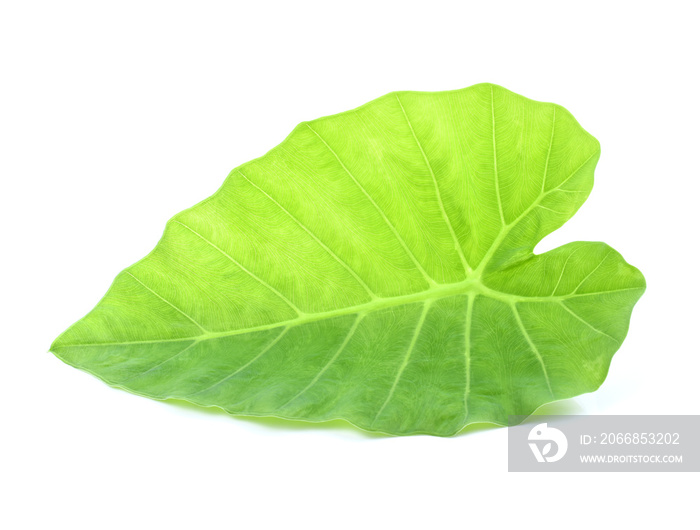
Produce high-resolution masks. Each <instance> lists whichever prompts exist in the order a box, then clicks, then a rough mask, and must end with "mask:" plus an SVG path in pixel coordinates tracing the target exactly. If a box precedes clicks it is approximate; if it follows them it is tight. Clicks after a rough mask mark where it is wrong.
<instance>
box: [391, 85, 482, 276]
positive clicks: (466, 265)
mask: <svg viewBox="0 0 700 530" xmlns="http://www.w3.org/2000/svg"><path fill="white" fill-rule="evenodd" d="M396 101H398V102H399V106H400V107H401V112H403V115H404V118H406V123H407V124H408V128H409V129H410V130H411V134H412V135H413V139H414V140H415V142H416V145H418V149H419V150H420V153H421V155H423V160H424V161H425V165H426V166H427V167H428V171H429V172H430V176H431V177H432V179H433V186H435V195H436V196H437V201H438V205H439V206H440V212H441V213H442V218H443V219H444V220H445V224H446V225H447V228H448V229H449V231H450V234H451V235H452V239H453V240H454V244H455V250H456V251H457V254H458V255H459V259H460V260H461V262H462V266H463V267H464V271H465V272H466V273H467V276H468V275H470V274H471V272H472V268H471V266H470V265H469V263H467V258H465V257H464V252H463V251H462V245H461V244H460V243H459V239H458V238H457V234H456V233H455V230H454V228H453V227H452V222H451V221H450V218H449V216H448V215H447V211H446V210H445V205H444V204H443V202H442V195H441V194H440V187H439V186H438V183H437V178H436V177H435V173H434V172H433V166H432V165H431V164H430V161H429V160H428V157H427V156H426V154H425V151H424V150H423V146H422V145H421V143H420V140H418V136H416V131H414V130H413V125H411V120H409V119H408V114H406V109H404V107H403V104H402V103H401V100H400V99H399V96H398V94H396Z"/></svg>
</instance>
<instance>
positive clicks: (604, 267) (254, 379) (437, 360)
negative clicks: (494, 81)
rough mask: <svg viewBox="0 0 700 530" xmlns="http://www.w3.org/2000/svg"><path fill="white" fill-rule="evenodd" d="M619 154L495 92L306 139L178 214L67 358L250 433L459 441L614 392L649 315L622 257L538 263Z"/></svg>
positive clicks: (403, 103) (306, 128)
mask: <svg viewBox="0 0 700 530" xmlns="http://www.w3.org/2000/svg"><path fill="white" fill-rule="evenodd" d="M599 153H600V148H599V144H598V142H597V140H596V139H595V138H593V137H592V136H591V135H590V134H588V133H587V132H586V131H585V130H584V129H583V128H582V127H581V126H580V125H579V124H578V123H577V122H576V120H575V119H574V118H573V117H572V116H571V114H570V113H569V112H567V111H566V110H565V109H564V108H562V107H560V106H558V105H553V104H549V103H540V102H536V101H532V100H529V99H527V98H524V97H522V96H519V95H516V94H514V93H512V92H509V91H508V90H505V89H503V88H501V87H498V86H496V85H490V84H482V85H475V86H473V87H470V88H466V89H463V90H456V91H450V92H436V93H420V92H397V93H392V94H388V95H386V96H383V97H381V98H378V99H376V100H374V101H372V102H370V103H368V104H366V105H364V106H362V107H360V108H358V109H355V110H352V111H349V112H345V113H342V114H338V115H335V116H330V117H325V118H321V119H318V120H314V121H311V122H306V123H302V124H300V125H299V126H298V127H296V128H295V129H294V131H293V132H292V133H291V134H290V136H289V137H287V139H285V140H284V142H282V143H281V144H280V145H279V146H277V147H276V148H274V149H272V150H271V151H270V152H268V153H267V154H266V155H264V156H262V157H261V158H258V159H256V160H253V161H251V162H248V163H246V164H243V165H242V166H240V167H238V168H237V169H235V170H233V171H232V172H231V174H230V175H229V177H228V178H227V179H226V181H225V183H224V185H223V186H222V187H221V189H220V190H219V191H217V192H216V193H215V194H214V195H213V196H211V197H209V198H208V199H206V200H205V201H203V202H201V203H199V204H198V205H196V206H194V207H192V208H190V209H188V210H185V211H183V212H181V213H179V214H177V215H176V216H175V217H174V218H172V219H171V220H170V221H169V222H168V223H167V225H166V229H165V233H164V235H163V238H162V240H161V241H160V242H159V243H158V245H157V246H156V248H155V249H154V250H153V251H152V252H151V253H150V254H149V255H148V256H146V257H145V258H144V259H142V260H141V261H139V262H138V263H136V264H134V265H132V266H130V267H128V268H127V269H126V270H124V271H123V272H121V273H120V274H119V275H118V276H117V278H116V279H115V281H114V283H113V285H112V286H111V288H110V289H109V291H108V293H107V294H106V295H105V297H104V298H103V299H102V300H101V301H100V302H99V304H98V305H97V306H96V307H95V308H94V309H93V310H92V311H91V312H90V313H89V314H88V315H87V316H85V317H84V318H83V319H82V320H80V321H78V322H77V323H76V324H74V325H73V326H71V327H70V328H69V329H68V330H67V331H66V332H64V333H63V334H62V335H61V336H60V337H59V338H58V339H57V340H56V341H55V342H54V344H53V345H52V347H51V350H52V351H53V352H54V353H55V354H56V355H57V356H58V357H59V358H61V359H62V360H64V361H65V362H67V363H68V364H70V365H73V366H76V367H78V368H81V369H83V370H86V371H88V372H90V373H92V374H94V375H96V376H98V377H99V378H101V379H103V380H104V381H106V382H107V383H109V384H111V385H114V386H118V387H121V388H124V389H126V390H129V391H131V392H134V393H137V394H140V395H144V396H148V397H152V398H156V399H168V398H177V399H183V400H187V401H190V402H193V403H196V404H199V405H203V406H217V407H221V408H223V409H224V410H226V411H228V412H230V413H232V414H242V415H254V416H277V417H282V418H290V419H301V420H307V421H325V420H331V419H336V418H342V419H345V420H347V421H349V422H351V423H353V424H354V425H356V426H359V427H361V428H362V429H366V430H369V431H380V432H384V433H389V434H416V433H427V434H434V435H451V434H454V433H456V432H458V431H459V430H461V429H462V428H463V427H464V426H465V425H467V424H469V423H473V422H493V423H498V424H507V423H508V417H509V416H510V415H524V414H530V413H531V412H533V411H534V410H535V409H536V408H537V407H539V406H540V405H542V404H544V403H547V402H550V401H554V400H559V399H564V398H568V397H572V396H575V395H578V394H581V393H584V392H590V391H593V390H595V389H596V388H598V386H600V384H601V383H602V382H603V380H604V379H605V376H606V374H607V371H608V367H609V364H610V360H611V358H612V355H613V354H614V353H615V351H617V349H618V348H619V347H620V345H621V343H622V341H623V340H624V338H625V335H626V333H627V329H628V325H629V319H630V314H631V311H632V308H633V306H634V304H635V303H636V302H637V300H638V299H639V297H640V296H641V295H642V293H643V291H644V288H645V282H644V278H643V276H642V275H641V273H640V272H639V271H638V270H637V269H636V268H634V267H632V266H631V265H629V264H627V263H626V262H625V261H624V259H623V258H622V256H621V255H620V254H619V253H617V252H616V251H615V250H613V249H612V248H610V247H609V246H608V245H606V244H604V243H591V242H575V243H569V244H567V245H564V246H562V247H559V248H557V249H554V250H552V251H550V252H546V253H544V254H540V255H535V254H533V249H534V247H535V245H536V244H537V243H538V242H539V241H540V240H541V239H542V238H543V237H544V236H546V235H547V234H549V233H550V232H552V231H554V230H556V229H557V228H559V227H560V226H561V225H562V224H564V223H565V222H566V221H567V220H568V219H569V218H571V216H573V215H574V213H575V212H576V211H577V210H578V208H579V207H580V206H581V205H582V204H583V202H584V201H585V200H586V198H587V197H588V194H589V193H590V191H591V187H592V185H593V171H594V168H595V165H596V163H597V161H598V157H599Z"/></svg>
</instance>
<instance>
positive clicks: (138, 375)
mask: <svg viewBox="0 0 700 530" xmlns="http://www.w3.org/2000/svg"><path fill="white" fill-rule="evenodd" d="M198 342H199V341H197V340H195V341H193V342H191V343H190V344H189V345H188V346H187V347H186V348H185V349H184V350H180V351H179V352H177V353H176V354H175V355H171V356H170V357H168V358H167V359H165V360H164V361H161V362H159V363H158V364H156V365H154V366H151V367H150V368H149V369H148V370H145V371H143V372H139V373H137V374H134V375H131V376H129V377H127V378H126V379H122V380H121V381H119V382H118V383H116V384H118V385H123V384H124V383H126V382H127V381H131V380H132V379H136V378H137V377H142V376H144V375H146V374H149V373H151V372H152V371H153V370H155V369H156V368H160V367H161V366H163V365H164V364H167V363H169V362H170V361H172V360H174V359H176V358H177V357H179V356H180V355H182V354H183V353H185V352H186V351H187V350H189V349H190V348H191V347H192V346H194V345H195V344H197V343H198Z"/></svg>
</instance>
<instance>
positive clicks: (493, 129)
mask: <svg viewBox="0 0 700 530" xmlns="http://www.w3.org/2000/svg"><path fill="white" fill-rule="evenodd" d="M491 138H492V140H493V175H494V180H495V186H496V200H497V201H498V213H499V214H500V216H501V225H502V226H506V218H505V216H504V215H503V202H502V201H501V185H500V183H499V182H498V157H497V156H496V112H495V110H494V105H493V87H491Z"/></svg>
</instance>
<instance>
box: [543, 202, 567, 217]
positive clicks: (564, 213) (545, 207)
mask: <svg viewBox="0 0 700 530" xmlns="http://www.w3.org/2000/svg"><path fill="white" fill-rule="evenodd" d="M537 207H538V208H542V209H543V210H547V211H549V212H553V213H558V214H559V215H569V214H568V213H567V212H560V211H559V210H552V209H551V208H548V207H547V206H542V205H541V204H538V205H537Z"/></svg>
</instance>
